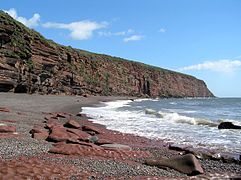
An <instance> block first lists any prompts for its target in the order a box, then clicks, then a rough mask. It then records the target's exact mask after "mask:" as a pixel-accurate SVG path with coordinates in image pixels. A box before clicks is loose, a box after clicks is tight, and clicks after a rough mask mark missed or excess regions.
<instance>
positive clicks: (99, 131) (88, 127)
mask: <svg viewBox="0 0 241 180" xmlns="http://www.w3.org/2000/svg"><path fill="white" fill-rule="evenodd" d="M82 129H83V130H84V131H92V132H95V133H96V134H101V130H100V129H99V128H97V127H95V126H91V125H85V126H83V127H82Z"/></svg>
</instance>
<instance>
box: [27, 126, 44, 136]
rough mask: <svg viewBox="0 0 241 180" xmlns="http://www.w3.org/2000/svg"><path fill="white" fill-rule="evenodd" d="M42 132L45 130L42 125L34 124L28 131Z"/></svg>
mask: <svg viewBox="0 0 241 180" xmlns="http://www.w3.org/2000/svg"><path fill="white" fill-rule="evenodd" d="M43 132H46V129H44V128H43V127H42V126H34V127H33V129H31V130H30V131H29V133H30V134H35V133H43Z"/></svg>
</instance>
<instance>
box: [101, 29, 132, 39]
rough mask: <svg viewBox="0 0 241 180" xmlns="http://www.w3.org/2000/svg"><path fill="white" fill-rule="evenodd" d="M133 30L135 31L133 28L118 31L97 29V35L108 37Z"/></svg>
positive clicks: (126, 33) (125, 33) (124, 34)
mask: <svg viewBox="0 0 241 180" xmlns="http://www.w3.org/2000/svg"><path fill="white" fill-rule="evenodd" d="M134 32H135V31H134V30H133V29H128V30H126V31H119V32H111V31H99V32H98V34H99V36H105V37H110V36H126V35H129V34H132V33H134Z"/></svg>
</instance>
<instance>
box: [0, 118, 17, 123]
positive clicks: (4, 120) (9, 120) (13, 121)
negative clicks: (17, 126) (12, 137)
mask: <svg viewBox="0 0 241 180" xmlns="http://www.w3.org/2000/svg"><path fill="white" fill-rule="evenodd" d="M0 121H2V122H9V123H16V122H17V121H16V120H12V119H2V120H0Z"/></svg>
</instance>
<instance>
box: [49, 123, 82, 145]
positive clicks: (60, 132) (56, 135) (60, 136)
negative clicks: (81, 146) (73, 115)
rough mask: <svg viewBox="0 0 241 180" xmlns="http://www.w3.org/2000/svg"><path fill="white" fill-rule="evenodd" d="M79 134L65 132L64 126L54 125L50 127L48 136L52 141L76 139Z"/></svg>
mask: <svg viewBox="0 0 241 180" xmlns="http://www.w3.org/2000/svg"><path fill="white" fill-rule="evenodd" d="M78 138H79V136H77V135H76V134H73V133H70V132H67V130H66V128H64V127H60V126H54V127H53V128H52V129H51V133H50V135H49V136H48V138H47V139H48V140H49V141H54V142H61V141H67V140H68V139H76V140H77V139H78Z"/></svg>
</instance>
